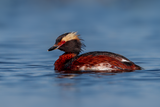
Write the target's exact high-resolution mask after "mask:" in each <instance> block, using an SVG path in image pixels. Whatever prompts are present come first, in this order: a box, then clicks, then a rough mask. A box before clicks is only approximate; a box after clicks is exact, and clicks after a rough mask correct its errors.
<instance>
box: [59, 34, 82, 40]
mask: <svg viewBox="0 0 160 107" xmlns="http://www.w3.org/2000/svg"><path fill="white" fill-rule="evenodd" d="M75 39H77V40H80V39H79V38H78V35H77V32H71V33H69V34H68V35H66V36H65V37H63V38H62V41H66V42H67V41H70V40H75Z"/></svg>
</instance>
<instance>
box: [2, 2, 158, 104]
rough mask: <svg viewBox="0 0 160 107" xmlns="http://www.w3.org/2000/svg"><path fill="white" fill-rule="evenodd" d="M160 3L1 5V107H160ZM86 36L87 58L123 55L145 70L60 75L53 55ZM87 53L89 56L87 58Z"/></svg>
mask: <svg viewBox="0 0 160 107" xmlns="http://www.w3.org/2000/svg"><path fill="white" fill-rule="evenodd" d="M159 4H160V2H159V0H150V1H144V0H139V1H138V0H137V1H136V0H135V1H132V0H126V1H125V0H113V1H112V0H111V1H107V0H106V1H105V0H102V1H98V0H93V1H89V0H88V1H87V0H86V1H81V0H77V1H70V0H68V1H63V0H62V1H61V2H60V1H56V0H55V1H54V0H53V1H52V0H39V1H38V0H28V1H22V0H0V16H1V17H0V106H1V107H11V106H12V107H54V106H55V107H64V106H66V107H107V106H108V107H143V106H145V107H151V106H152V107H159V105H160V102H159V99H160V91H159V89H160V49H159V47H160V14H159V10H160V6H159ZM70 31H78V34H80V35H81V38H83V39H84V43H85V45H86V46H87V47H86V48H85V50H84V52H89V51H111V52H115V53H119V54H122V55H124V56H126V57H127V58H128V59H130V60H132V61H133V62H135V63H136V64H138V65H140V66H142V67H143V68H144V70H140V71H134V72H126V73H87V74H60V73H56V72H55V71H54V66H53V64H54V62H55V60H56V59H57V58H58V57H59V55H61V54H62V53H63V52H61V51H59V50H55V51H52V52H47V49H48V48H50V47H51V46H52V45H53V44H54V42H55V39H56V38H57V37H58V36H59V35H61V34H63V33H65V32H70ZM84 52H83V53H84Z"/></svg>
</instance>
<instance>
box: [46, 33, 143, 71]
mask: <svg viewBox="0 0 160 107" xmlns="http://www.w3.org/2000/svg"><path fill="white" fill-rule="evenodd" d="M78 36H79V35H77V33H76V32H69V33H65V34H62V35H60V36H59V37H58V38H57V39H56V43H55V45H54V46H52V47H51V48H49V49H48V51H52V50H55V49H59V50H61V51H64V52H65V53H64V54H62V55H61V56H60V57H59V59H58V60H57V61H56V62H55V63H54V66H55V70H57V71H65V70H70V71H105V72H115V71H118V72H124V71H133V70H141V69H142V68H141V67H140V66H138V65H136V64H134V63H133V62H132V61H130V60H129V59H127V58H125V57H124V56H122V55H119V54H115V53H112V52H105V51H94V52H88V53H84V54H81V55H79V53H80V52H81V51H82V48H83V46H85V45H84V44H83V43H82V42H81V39H80V38H79V37H78Z"/></svg>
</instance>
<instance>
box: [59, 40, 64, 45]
mask: <svg viewBox="0 0 160 107" xmlns="http://www.w3.org/2000/svg"><path fill="white" fill-rule="evenodd" d="M64 43H65V41H61V42H59V43H58V44H57V45H63V44H64Z"/></svg>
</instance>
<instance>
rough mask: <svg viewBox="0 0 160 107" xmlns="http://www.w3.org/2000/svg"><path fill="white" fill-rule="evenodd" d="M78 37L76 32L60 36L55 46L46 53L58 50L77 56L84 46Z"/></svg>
mask: <svg viewBox="0 0 160 107" xmlns="http://www.w3.org/2000/svg"><path fill="white" fill-rule="evenodd" d="M78 36H79V35H77V34H76V32H69V33H65V34H62V35H60V36H59V37H58V38H57V39H56V43H55V45H54V46H52V47H51V48H49V49H48V51H52V50H55V49H59V50H61V51H64V52H71V53H76V54H79V53H80V52H81V51H82V48H83V47H84V46H85V45H84V44H83V43H81V39H79V37H78Z"/></svg>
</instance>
